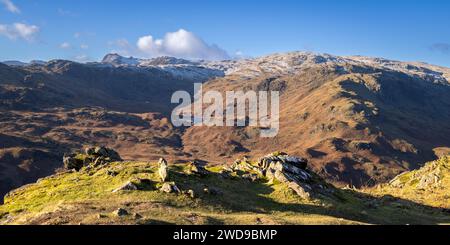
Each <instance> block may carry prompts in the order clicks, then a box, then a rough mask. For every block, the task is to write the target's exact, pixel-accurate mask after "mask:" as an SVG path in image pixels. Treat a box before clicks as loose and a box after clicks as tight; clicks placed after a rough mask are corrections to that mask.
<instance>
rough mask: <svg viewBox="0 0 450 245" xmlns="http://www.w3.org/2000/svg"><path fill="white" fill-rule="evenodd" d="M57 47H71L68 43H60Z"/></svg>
mask: <svg viewBox="0 0 450 245" xmlns="http://www.w3.org/2000/svg"><path fill="white" fill-rule="evenodd" d="M59 47H60V48H62V49H69V48H70V47H71V45H70V43H68V42H63V43H61V45H59Z"/></svg>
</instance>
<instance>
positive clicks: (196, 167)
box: [187, 161, 209, 176]
mask: <svg viewBox="0 0 450 245" xmlns="http://www.w3.org/2000/svg"><path fill="white" fill-rule="evenodd" d="M187 168H188V169H187V173H188V174H195V175H199V176H205V175H207V174H208V173H209V171H208V170H206V169H205V167H204V166H202V165H201V164H200V163H199V162H197V161H192V162H189V163H188V165H187Z"/></svg>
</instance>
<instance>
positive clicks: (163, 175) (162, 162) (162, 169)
mask: <svg viewBox="0 0 450 245" xmlns="http://www.w3.org/2000/svg"><path fill="white" fill-rule="evenodd" d="M158 166H159V168H158V174H159V178H160V179H161V182H165V181H166V180H167V178H168V177H169V171H168V166H167V161H166V159H164V158H160V159H159V162H158Z"/></svg>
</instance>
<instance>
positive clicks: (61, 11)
mask: <svg viewBox="0 0 450 245" xmlns="http://www.w3.org/2000/svg"><path fill="white" fill-rule="evenodd" d="M58 14H59V16H65V17H77V14H75V13H73V12H71V11H69V10H65V9H62V8H59V9H58Z"/></svg>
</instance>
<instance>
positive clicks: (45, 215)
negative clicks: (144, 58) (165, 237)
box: [0, 147, 450, 224]
mask: <svg viewBox="0 0 450 245" xmlns="http://www.w3.org/2000/svg"><path fill="white" fill-rule="evenodd" d="M95 149H97V150H95ZM100 149H105V148H102V147H98V148H97V147H95V148H89V149H88V150H87V151H86V153H89V154H87V155H89V156H90V155H92V154H98V153H99V152H103V151H102V150H100ZM109 151H110V152H112V151H111V150H110V149H109ZM96 156H98V155H96ZM102 156H104V155H102ZM86 159H91V160H93V158H86ZM449 159H450V158H449V157H444V158H441V159H440V160H438V161H435V162H430V163H427V164H426V165H425V166H424V167H423V168H421V169H419V170H417V171H414V172H410V173H408V174H404V175H401V176H398V177H397V178H395V179H394V180H392V181H391V182H390V183H389V184H383V185H379V186H377V187H375V188H368V189H356V188H350V187H348V188H337V187H335V186H333V185H332V184H329V183H327V182H326V181H325V180H324V179H323V178H321V177H320V176H319V175H317V174H316V173H315V172H314V171H312V170H311V169H310V167H309V166H308V165H307V160H306V159H304V158H301V157H296V156H291V155H288V154H286V153H282V152H275V153H272V154H269V155H266V156H264V157H261V158H257V159H250V158H243V159H238V160H236V161H235V162H234V163H233V164H230V165H229V164H227V165H216V166H206V167H203V166H201V167H199V168H200V169H202V170H201V174H199V173H198V171H192V168H193V166H195V164H194V163H192V162H187V163H177V164H174V163H170V162H169V163H168V165H166V164H165V162H166V160H165V159H162V160H160V161H159V163H157V162H139V161H122V160H117V159H116V160H112V161H110V162H108V163H107V164H101V165H96V166H93V165H92V164H83V166H81V168H80V169H78V170H77V171H76V170H75V169H71V170H64V171H61V172H60V173H58V174H55V175H52V176H49V177H46V178H42V179H39V180H38V181H37V182H36V183H34V184H30V185H27V186H24V187H21V188H19V189H16V190H14V191H11V192H10V193H8V194H7V195H6V196H5V198H4V204H3V205H1V206H0V222H1V223H2V224H449V223H450V213H449V207H448V203H449V202H448V193H449V190H448V187H449V186H450V185H449V183H448V182H449V180H450V175H449V167H448V164H449ZM86 161H87V160H86ZM94 161H95V160H94ZM197 165H198V163H197ZM161 167H163V168H164V169H165V171H167V175H166V178H165V179H161V177H160V169H161ZM429 176H433V177H432V178H431V177H429ZM436 176H438V177H437V178H438V180H436V178H435V177H436ZM430 180H432V181H430ZM424 183H426V184H424ZM424 185H425V186H424ZM399 189H400V190H401V191H398V190H399ZM419 192H425V193H427V195H420V198H418V197H419V195H417V194H418V193H419ZM428 193H433V194H432V196H429V195H428Z"/></svg>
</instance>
